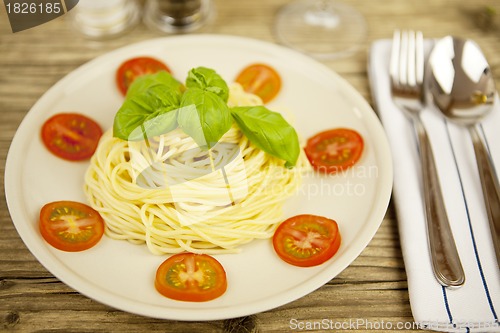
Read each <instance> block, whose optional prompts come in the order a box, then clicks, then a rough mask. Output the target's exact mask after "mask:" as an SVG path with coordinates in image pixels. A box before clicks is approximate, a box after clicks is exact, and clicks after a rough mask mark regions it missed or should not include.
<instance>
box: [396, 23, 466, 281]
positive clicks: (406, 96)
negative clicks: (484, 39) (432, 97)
mask: <svg viewBox="0 0 500 333" xmlns="http://www.w3.org/2000/svg"><path fill="white" fill-rule="evenodd" d="M424 63H425V60H424V45H423V36H422V33H421V32H416V33H415V32H414V31H403V32H400V31H399V30H396V31H395V32H394V37H393V44H392V51H391V60H390V77H391V92H392V97H393V100H394V102H395V104H396V105H398V106H399V107H400V108H401V109H403V110H404V111H405V113H406V114H407V116H408V117H409V118H410V119H411V120H412V122H413V125H414V127H415V130H416V133H417V137H418V142H419V155H420V163H421V169H422V181H423V191H424V204H425V218H426V223H427V235H428V242H429V248H430V253H431V261H432V267H433V270H434V275H435V276H436V279H437V280H438V281H439V283H440V284H441V285H443V286H449V287H458V286H461V285H463V284H464V282H465V274H464V271H463V268H462V264H461V262H460V258H459V256H458V251H457V249H456V245H455V241H454V239H453V235H452V232H451V228H450V224H449V221H448V216H447V213H446V208H445V205H444V200H443V197H442V192H441V186H440V183H439V178H438V173H437V169H436V166H435V162H434V155H433V151H432V147H431V144H430V141H429V137H428V135H427V132H426V130H425V127H424V125H423V123H422V120H421V118H420V112H421V110H422V109H423V108H424V102H423V100H424V98H423V78H424Z"/></svg>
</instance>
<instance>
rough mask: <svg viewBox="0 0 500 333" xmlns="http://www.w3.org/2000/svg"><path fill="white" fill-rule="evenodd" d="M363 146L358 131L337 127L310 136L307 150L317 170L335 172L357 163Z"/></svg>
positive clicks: (308, 156) (310, 160)
mask: <svg viewBox="0 0 500 333" xmlns="http://www.w3.org/2000/svg"><path fill="white" fill-rule="evenodd" d="M363 148H364V141H363V138H362V137H361V135H360V134H359V133H358V132H356V131H355V130H352V129H348V128H336V129H332V130H328V131H324V132H321V133H318V134H316V135H315V136H313V137H312V138H310V139H309V140H308V141H307V145H306V148H305V152H306V155H307V158H308V159H309V162H311V165H312V166H313V167H314V168H315V169H316V170H318V171H321V172H325V173H328V174H334V173H336V172H337V171H342V170H345V169H347V168H350V167H351V166H353V165H354V164H356V162H357V161H358V160H359V159H360V157H361V154H362V153H363Z"/></svg>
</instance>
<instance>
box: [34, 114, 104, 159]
mask: <svg viewBox="0 0 500 333" xmlns="http://www.w3.org/2000/svg"><path fill="white" fill-rule="evenodd" d="M101 136H102V129H101V127H100V126H99V125H98V124H97V123H96V122H95V121H93V120H92V119H90V118H88V117H86V116H84V115H81V114H78V113H59V114H56V115H55V116H53V117H51V118H49V119H48V120H47V121H46V122H45V123H44V124H43V126H42V140H43V143H44V144H45V146H46V147H47V149H49V150H50V151H51V152H52V153H53V154H55V155H56V156H58V157H61V158H63V159H65V160H69V161H81V160H85V159H88V158H90V157H91V156H92V155H93V154H94V152H95V150H96V148H97V144H98V143H99V139H100V138H101Z"/></svg>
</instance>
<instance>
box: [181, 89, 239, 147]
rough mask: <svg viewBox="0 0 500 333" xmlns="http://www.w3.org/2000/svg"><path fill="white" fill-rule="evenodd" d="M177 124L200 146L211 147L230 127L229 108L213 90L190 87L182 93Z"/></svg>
mask: <svg viewBox="0 0 500 333" xmlns="http://www.w3.org/2000/svg"><path fill="white" fill-rule="evenodd" d="M177 120H178V122H179V126H180V127H181V128H182V129H183V130H184V132H185V133H186V134H188V135H189V136H191V137H192V138H193V139H194V141H195V142H196V143H197V144H198V146H200V147H205V146H206V147H208V148H211V147H213V146H214V145H215V144H217V142H218V141H219V139H220V138H221V137H222V136H223V135H224V134H225V133H226V132H227V131H228V130H229V129H230V128H231V125H232V119H231V113H230V112H229V108H228V106H227V104H226V102H224V101H223V100H222V99H221V98H220V97H219V96H218V95H216V94H214V93H213V92H210V91H207V90H202V89H199V88H193V87H190V88H189V89H188V90H186V92H185V93H184V95H182V100H181V109H180V110H179V115H178V119H177Z"/></svg>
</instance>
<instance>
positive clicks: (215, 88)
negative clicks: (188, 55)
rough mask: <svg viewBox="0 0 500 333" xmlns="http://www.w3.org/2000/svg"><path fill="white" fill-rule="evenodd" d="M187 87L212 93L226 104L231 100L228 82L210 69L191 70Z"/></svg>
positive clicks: (198, 68)
mask: <svg viewBox="0 0 500 333" xmlns="http://www.w3.org/2000/svg"><path fill="white" fill-rule="evenodd" d="M186 87H187V88H199V89H202V90H206V91H210V92H212V93H214V94H216V95H217V96H219V97H220V98H222V100H223V101H224V102H227V100H228V99H229V87H228V86H227V83H226V81H224V79H222V77H221V76H220V75H219V74H217V73H216V72H215V71H214V70H213V69H210V68H206V67H197V68H193V69H192V70H190V71H189V73H188V76H187V79H186Z"/></svg>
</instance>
